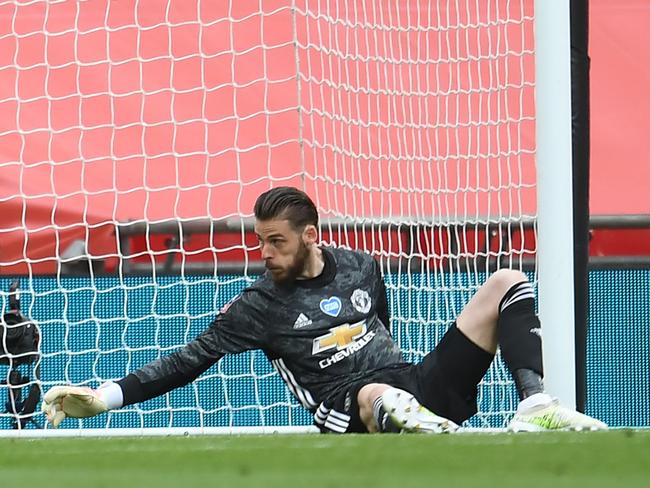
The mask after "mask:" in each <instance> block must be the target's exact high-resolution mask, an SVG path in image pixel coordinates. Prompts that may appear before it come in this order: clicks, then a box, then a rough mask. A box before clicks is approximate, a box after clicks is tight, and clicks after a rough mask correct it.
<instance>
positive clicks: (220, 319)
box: [118, 248, 403, 412]
mask: <svg viewBox="0 0 650 488" xmlns="http://www.w3.org/2000/svg"><path fill="white" fill-rule="evenodd" d="M322 251H323V258H324V268H323V272H322V273H321V274H320V275H319V276H318V277H315V278H312V279H308V280H296V281H294V282H292V283H291V284H284V285H281V284H276V283H275V282H274V281H273V280H272V279H271V277H270V275H269V274H268V272H267V273H266V274H265V275H263V276H262V277H261V278H260V279H258V280H257V281H256V282H255V283H254V284H252V285H251V286H250V287H248V288H247V289H245V290H244V291H243V292H242V293H241V294H240V295H238V296H237V297H235V299H233V300H232V301H231V302H230V303H229V304H228V305H226V306H225V307H224V308H223V309H222V310H221V312H220V313H219V314H218V315H217V317H216V319H215V320H214V322H213V323H212V324H211V325H210V327H209V328H208V329H206V330H205V331H204V332H203V333H202V334H200V335H199V336H198V337H197V338H196V339H195V340H193V341H192V342H190V343H189V344H187V345H186V346H184V347H183V348H181V349H179V350H178V351H176V352H174V353H173V354H170V355H168V356H164V357H161V358H159V359H157V360H156V361H154V362H152V363H150V364H148V365H146V366H144V367H143V368H141V369H139V370H137V371H134V372H133V373H131V374H130V375H129V376H127V377H126V378H124V379H123V380H120V381H119V382H118V383H119V384H120V386H121V387H122V390H123V394H124V404H125V405H127V404H130V403H135V402H139V401H143V400H146V399H149V398H153V397H155V396H158V395H161V394H163V393H166V392H168V391H170V390H172V389H174V388H177V387H179V386H182V385H185V384H187V383H189V382H191V381H192V380H194V379H195V378H196V377H198V376H199V375H200V374H201V373H203V372H204V371H206V370H207V369H208V368H209V367H210V366H212V365H213V364H214V363H215V362H217V361H218V360H219V359H220V358H221V357H223V356H224V355H226V354H236V353H240V352H243V351H247V350H252V349H261V350H262V351H263V352H264V354H265V355H266V356H267V357H268V359H269V360H270V361H271V363H272V364H273V366H274V367H275V368H276V370H277V371H278V373H279V374H280V376H281V377H282V379H283V380H284V381H285V383H286V384H287V386H288V387H289V389H290V390H291V392H292V393H293V394H294V395H295V397H296V398H297V399H298V400H299V401H300V403H301V404H302V405H303V406H304V407H306V408H307V409H309V410H310V411H312V412H314V411H315V410H316V408H317V407H318V405H319V404H320V403H321V402H323V401H325V400H327V399H328V398H330V397H332V396H334V395H336V394H337V393H339V392H341V391H342V390H343V389H345V388H346V387H348V386H349V385H351V384H352V383H354V382H356V381H358V380H360V379H362V378H364V377H365V376H369V375H372V374H373V373H375V372H376V371H377V370H380V369H383V368H386V367H388V366H391V365H396V364H399V363H402V362H403V359H402V354H401V351H400V350H399V348H398V346H397V345H396V344H395V342H394V341H393V340H392V338H391V336H390V331H389V314H388V306H387V301H386V289H385V286H384V282H383V279H382V276H381V272H380V269H379V265H378V264H377V262H376V261H375V260H374V259H373V258H372V257H371V256H369V255H368V254H365V253H363V252H359V251H350V250H346V249H338V248H322Z"/></svg>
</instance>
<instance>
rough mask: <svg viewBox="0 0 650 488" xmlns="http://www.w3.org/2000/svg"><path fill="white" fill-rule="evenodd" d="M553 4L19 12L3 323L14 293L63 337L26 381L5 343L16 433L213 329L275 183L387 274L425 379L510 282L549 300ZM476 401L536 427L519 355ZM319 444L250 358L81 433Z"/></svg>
mask: <svg viewBox="0 0 650 488" xmlns="http://www.w3.org/2000/svg"><path fill="white" fill-rule="evenodd" d="M532 4H533V2H532V0H519V1H514V0H512V1H506V0H490V1H473V2H471V1H459V0H456V1H451V0H413V1H409V2H395V1H387V0H380V1H375V2H364V1H362V0H336V1H325V0H293V1H292V0H271V1H270V0H265V1H263V2H262V1H259V2H236V1H234V0H230V1H229V2H207V1H199V0H195V1H186V0H184V1H180V0H166V1H157V0H156V1H154V0H124V1H120V2H109V1H107V0H89V1H85V2H61V1H59V2H33V1H17V2H0V19H1V20H2V21H1V22H0V189H1V191H0V205H1V207H2V215H3V225H2V226H1V228H0V250H1V252H0V299H1V300H0V304H1V306H2V313H8V312H9V311H10V310H11V305H10V302H11V300H10V299H11V297H12V295H11V293H10V292H9V289H10V285H11V283H12V282H14V280H16V279H17V278H18V279H19V280H20V286H21V289H22V296H21V298H22V300H21V310H22V313H23V315H24V316H25V317H27V318H29V319H30V320H32V321H34V322H35V323H37V324H38V326H39V327H40V331H41V342H40V345H39V346H40V354H39V355H38V356H37V360H35V359H34V358H36V356H33V355H32V356H30V358H31V359H34V360H26V361H19V360H17V356H16V355H15V354H13V355H12V354H11V353H9V352H7V351H6V343H7V340H8V337H9V336H8V331H9V330H10V329H11V326H9V327H7V328H5V331H4V332H3V337H2V338H1V339H2V341H3V342H2V344H4V348H0V381H3V383H2V384H0V400H1V401H0V429H10V428H12V426H15V425H16V418H20V417H21V415H22V420H24V422H23V424H24V426H25V428H30V429H31V428H38V427H39V425H40V426H42V424H43V421H44V419H43V416H42V415H41V414H37V415H35V416H33V417H31V416H29V415H26V414H24V412H23V413H22V414H21V408H22V407H23V404H24V402H25V398H26V396H27V393H26V391H23V392H22V394H20V393H21V391H20V390H21V388H22V387H24V390H26V389H27V388H28V387H29V385H31V384H39V385H40V384H42V386H43V389H44V390H46V389H48V388H50V387H51V386H53V385H55V384H61V383H71V384H76V385H88V386H92V387H96V386H98V385H99V384H100V383H102V382H104V381H106V380H111V379H112V380H114V379H119V378H121V377H123V376H125V375H126V374H127V373H129V372H130V371H132V370H133V369H135V368H138V367H140V366H142V365H144V364H146V363H147V362H149V361H151V360H153V359H155V358H157V357H159V356H160V355H164V354H168V353H170V352H171V351H173V350H175V349H177V348H178V347H180V346H181V345H183V344H185V343H186V342H187V341H189V340H191V339H192V338H193V337H195V336H196V335H197V334H198V333H199V332H200V331H201V330H202V329H204V328H205V327H207V326H208V325H209V323H210V322H211V320H212V319H213V318H214V316H215V314H216V313H217V312H218V310H219V309H220V308H221V307H222V306H223V305H224V304H225V303H227V302H228V301H229V300H230V299H231V298H232V297H233V296H234V295H236V294H237V293H238V292H239V291H241V290H242V289H243V288H244V287H245V286H247V285H249V284H250V283H252V282H253V281H254V280H255V279H256V277H257V276H258V275H259V273H260V271H261V267H260V261H259V249H258V247H257V244H256V239H255V238H254V236H253V235H252V233H251V224H250V222H251V221H250V218H251V216H252V206H253V202H254V200H255V198H256V197H257V195H258V194H259V193H261V192H262V191H264V190H267V189H269V188H271V187H273V186H278V185H293V186H297V187H300V188H302V189H304V190H305V191H306V192H307V193H308V194H309V195H310V196H311V197H312V198H313V199H314V201H315V203H316V204H317V206H318V208H319V211H320V212H321V216H322V220H323V222H322V229H321V231H322V234H321V237H322V240H323V242H324V243H325V244H328V245H335V246H347V247H351V248H358V249H364V250H366V251H368V252H369V253H372V254H373V255H374V256H375V257H376V258H377V259H378V260H379V261H380V262H381V265H382V269H383V271H384V273H385V277H386V282H387V288H388V294H389V301H390V308H391V312H392V317H393V319H392V320H393V322H392V324H391V326H392V331H393V335H394V337H395V338H396V340H397V341H398V343H399V344H400V346H401V347H402V349H403V351H404V355H405V358H406V359H408V360H410V361H418V360H420V359H421V358H422V356H423V355H424V354H426V353H427V352H428V351H430V350H431V349H432V348H433V347H434V346H435V344H436V343H437V341H438V340H439V339H440V338H441V337H442V334H444V332H445V331H446V329H447V328H448V327H449V326H450V324H451V323H453V320H454V318H455V317H456V316H457V315H458V314H459V313H460V311H461V310H462V307H463V306H464V304H465V303H467V301H468V300H469V298H470V297H471V296H472V295H473V294H474V293H475V292H476V290H477V289H478V287H479V286H480V284H481V283H482V282H483V281H484V280H485V279H486V277H487V276H489V274H490V273H492V272H493V271H494V270H496V269H498V268H501V267H513V268H517V269H525V270H527V271H530V272H531V277H532V278H533V280H534V279H535V278H534V253H535V238H534V234H533V229H532V226H531V223H532V222H534V220H535V214H536V205H535V164H534V155H535V136H534V135H535V133H534V124H535V109H534V61H535V56H534V42H533V5H532ZM13 327H17V326H13ZM39 370H40V371H39ZM16 371H18V372H19V376H20V378H22V382H19V383H18V384H16V381H17V380H16V378H17V377H16V375H15V374H14V375H13V376H11V375H12V372H16ZM12 392H14V393H16V394H19V395H18V396H16V395H15V394H13V393H12ZM5 398H8V399H9V400H7V403H6V404H5V401H4V399H5ZM479 402H480V403H479V409H480V411H479V413H478V415H477V416H475V417H474V418H473V419H471V420H470V421H469V422H468V425H469V426H473V427H492V428H493V427H502V426H504V425H505V423H506V422H507V420H508V418H509V416H510V415H511V414H512V412H513V410H514V408H515V407H516V394H515V392H514V388H513V386H512V383H511V380H510V378H509V375H508V373H507V370H506V368H505V366H504V364H503V363H502V362H501V360H500V359H499V358H497V360H496V362H495V364H494V365H493V367H492V368H491V369H490V371H489V372H488V374H487V375H486V377H485V378H484V380H483V382H482V383H481V385H480V388H479ZM3 405H4V407H5V408H4V409H2V406H3ZM30 419H31V420H33V422H32V421H28V420H30ZM310 423H311V416H310V415H309V414H308V413H307V412H306V411H305V410H304V409H303V408H302V407H301V406H300V404H299V402H298V401H297V400H296V399H295V398H293V396H292V395H291V393H290V391H289V390H288V389H287V388H286V387H285V385H284V383H283V382H282V380H281V378H280V376H279V375H278V374H277V373H276V372H275V370H274V369H273V367H272V366H271V365H270V364H269V363H268V362H267V361H266V359H265V358H264V356H263V354H262V353H261V352H253V353H246V354H242V355H238V356H235V357H228V358H225V359H224V360H222V361H221V362H220V363H218V364H217V365H215V366H214V367H212V368H211V369H209V370H208V371H207V372H206V373H205V374H204V375H202V376H201V377H200V379H198V380H197V381H195V382H194V383H192V384H191V385H188V386H186V387H183V388H180V389H178V390H175V391H173V392H171V393H169V394H167V395H164V396H162V397H159V398H156V399H153V400H150V401H147V402H144V403H142V404H138V405H134V406H129V407H126V408H124V409H121V410H116V411H114V412H111V413H108V414H104V415H101V416H98V417H95V418H92V419H86V420H66V422H64V424H63V426H62V428H64V429H77V428H79V427H83V428H87V429H89V428H102V429H103V428H106V429H108V430H107V432H110V431H111V429H145V430H146V429H151V431H152V432H153V431H154V430H155V429H169V428H176V427H179V428H184V429H188V428H194V429H203V430H205V431H206V432H207V431H209V430H210V429H213V428H214V429H218V428H228V429H230V428H241V429H246V428H260V429H261V430H263V429H264V428H274V427H276V426H297V427H302V426H308V425H310ZM115 431H117V430H115Z"/></svg>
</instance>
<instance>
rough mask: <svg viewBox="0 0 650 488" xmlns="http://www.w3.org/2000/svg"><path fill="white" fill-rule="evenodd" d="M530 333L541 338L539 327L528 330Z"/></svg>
mask: <svg viewBox="0 0 650 488" xmlns="http://www.w3.org/2000/svg"><path fill="white" fill-rule="evenodd" d="M530 333H531V334H535V335H537V336H539V337H542V328H541V327H535V328H532V329H530Z"/></svg>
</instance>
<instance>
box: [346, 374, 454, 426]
mask: <svg viewBox="0 0 650 488" xmlns="http://www.w3.org/2000/svg"><path fill="white" fill-rule="evenodd" d="M357 403H358V405H359V417H360V418H361V421H362V422H363V423H364V424H365V426H366V429H368V432H371V433H374V432H392V433H395V432H421V433H430V434H441V433H448V432H453V431H455V430H456V429H457V428H458V426H457V425H456V424H455V423H454V422H452V421H451V420H449V419H446V418H444V417H440V416H439V415H436V414H434V413H433V412H431V411H430V410H428V409H427V408H425V407H424V406H422V405H421V404H420V403H419V402H418V401H417V400H416V398H415V396H413V394H411V393H409V392H408V391H405V390H402V389H399V388H395V387H393V386H390V385H388V384H385V383H371V384H368V385H365V386H363V387H362V388H361V389H360V390H359V393H358V394H357Z"/></svg>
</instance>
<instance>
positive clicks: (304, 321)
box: [293, 313, 312, 329]
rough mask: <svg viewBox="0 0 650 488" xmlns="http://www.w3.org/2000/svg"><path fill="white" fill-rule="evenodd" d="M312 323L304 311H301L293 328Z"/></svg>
mask: <svg viewBox="0 0 650 488" xmlns="http://www.w3.org/2000/svg"><path fill="white" fill-rule="evenodd" d="M311 324H312V321H311V319H310V318H309V317H307V316H306V315H305V314H304V313H301V314H300V315H298V318H297V319H296V321H295V322H294V323H293V328H294V329H302V328H303V327H307V326H308V325H311Z"/></svg>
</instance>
